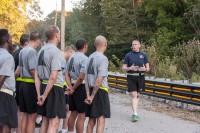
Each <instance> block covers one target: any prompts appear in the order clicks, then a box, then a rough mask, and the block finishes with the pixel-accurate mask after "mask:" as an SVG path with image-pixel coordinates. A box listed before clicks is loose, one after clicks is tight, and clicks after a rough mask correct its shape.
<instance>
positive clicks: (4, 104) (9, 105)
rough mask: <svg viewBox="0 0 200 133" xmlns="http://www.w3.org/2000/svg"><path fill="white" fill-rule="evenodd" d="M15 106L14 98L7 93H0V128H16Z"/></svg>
mask: <svg viewBox="0 0 200 133" xmlns="http://www.w3.org/2000/svg"><path fill="white" fill-rule="evenodd" d="M17 122H18V120H17V104H16V101H15V98H14V97H13V96H11V95H9V94H7V93H4V92H0V127H3V126H4V125H7V126H9V127H10V128H17V125H18V124H17Z"/></svg>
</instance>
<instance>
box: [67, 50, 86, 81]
mask: <svg viewBox="0 0 200 133" xmlns="http://www.w3.org/2000/svg"><path fill="white" fill-rule="evenodd" d="M87 60H88V57H87V56H86V55H85V54H84V53H82V52H76V53H75V54H74V55H73V56H72V57H71V58H70V59H69V60H68V62H67V66H66V71H67V72H68V73H69V75H70V77H71V79H74V80H77V79H78V77H79V74H80V73H86V71H87V69H86V68H87V67H86V66H87Z"/></svg>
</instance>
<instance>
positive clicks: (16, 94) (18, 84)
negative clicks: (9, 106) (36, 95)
mask: <svg viewBox="0 0 200 133" xmlns="http://www.w3.org/2000/svg"><path fill="white" fill-rule="evenodd" d="M21 83H22V82H21V81H16V91H15V100H16V102H17V105H19V88H20V85H21Z"/></svg>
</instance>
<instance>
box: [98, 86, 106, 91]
mask: <svg viewBox="0 0 200 133" xmlns="http://www.w3.org/2000/svg"><path fill="white" fill-rule="evenodd" d="M99 88H100V89H102V90H105V91H107V92H108V88H107V87H103V86H100V87H99Z"/></svg>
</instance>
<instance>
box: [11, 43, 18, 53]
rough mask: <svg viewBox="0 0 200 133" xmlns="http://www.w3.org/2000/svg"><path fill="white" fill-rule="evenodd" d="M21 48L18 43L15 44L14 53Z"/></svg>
mask: <svg viewBox="0 0 200 133" xmlns="http://www.w3.org/2000/svg"><path fill="white" fill-rule="evenodd" d="M18 49H19V46H18V44H13V51H12V52H13V53H14V52H15V51H17V50H18Z"/></svg>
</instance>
